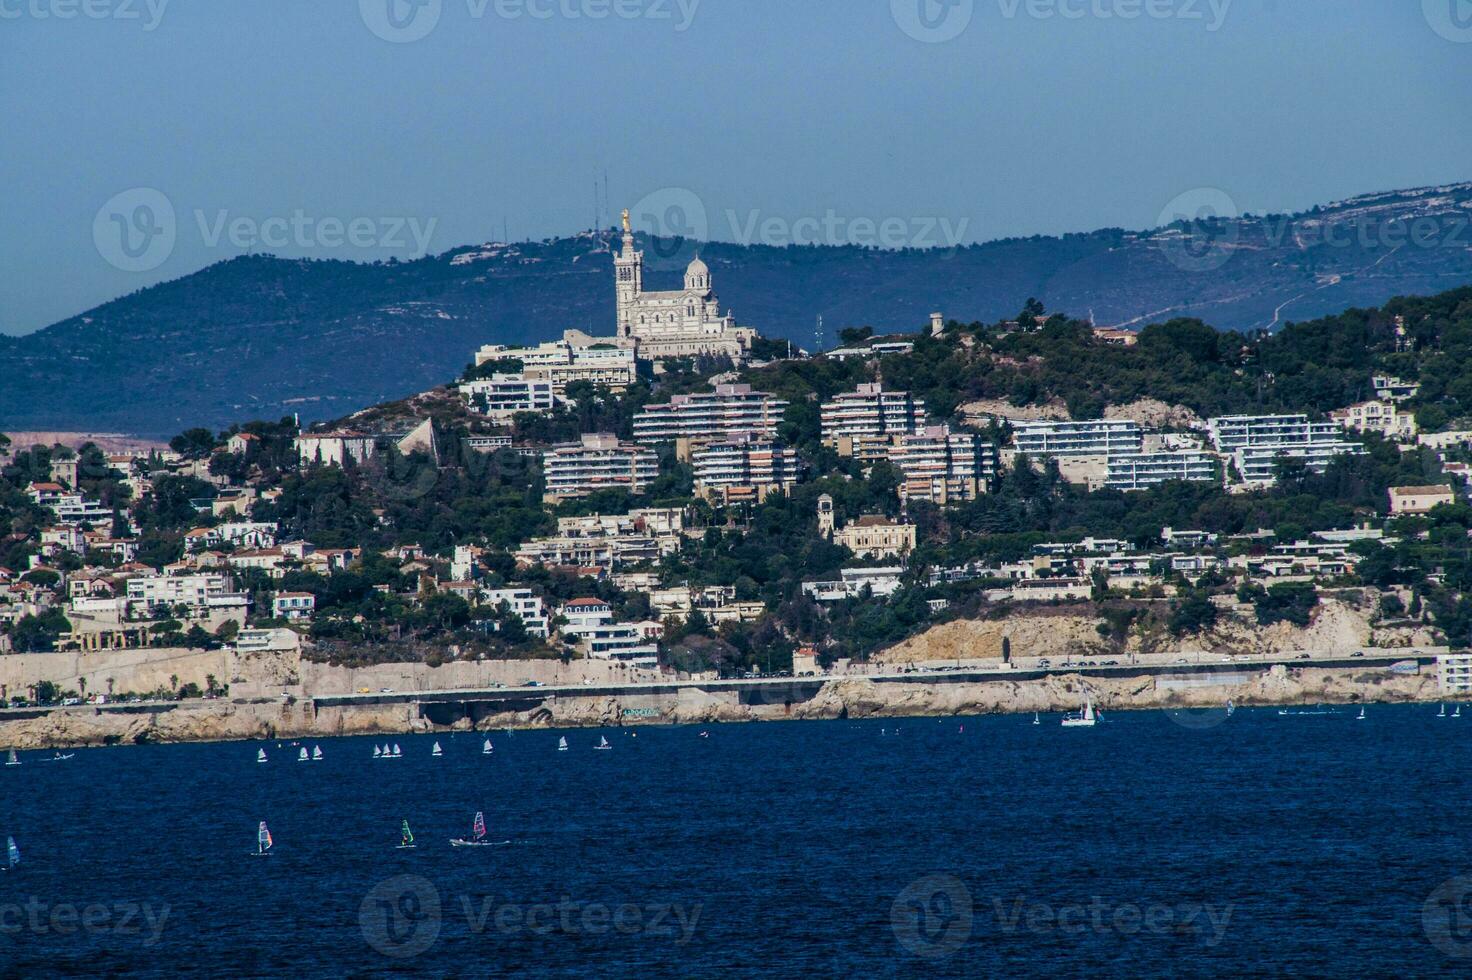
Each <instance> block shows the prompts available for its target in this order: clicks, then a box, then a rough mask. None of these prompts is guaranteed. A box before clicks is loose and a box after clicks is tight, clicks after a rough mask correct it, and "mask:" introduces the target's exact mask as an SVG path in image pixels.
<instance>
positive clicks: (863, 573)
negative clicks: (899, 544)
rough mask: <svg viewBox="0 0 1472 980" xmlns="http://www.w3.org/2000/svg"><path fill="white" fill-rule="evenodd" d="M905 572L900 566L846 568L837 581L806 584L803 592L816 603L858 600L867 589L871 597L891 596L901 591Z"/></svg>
mask: <svg viewBox="0 0 1472 980" xmlns="http://www.w3.org/2000/svg"><path fill="white" fill-rule="evenodd" d="M904 572H905V570H904V569H903V568H900V567H898V566H884V567H879V568H844V569H840V570H839V573H838V575H839V577H838V579H836V580H830V581H826V582H804V583H803V584H802V590H803V592H804V593H806V594H807V595H809V596H811V597H812V599H813V601H814V602H838V601H839V600H841V599H857V598H859V597H860V596H862V595H863V594H864V590H865V589H867V590H868V591H869V593H870V595H875V596H891V595H894V594H895V593H896V592H898V591H899V588H900V576H902V575H903V574H904Z"/></svg>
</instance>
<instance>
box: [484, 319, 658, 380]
mask: <svg viewBox="0 0 1472 980" xmlns="http://www.w3.org/2000/svg"><path fill="white" fill-rule="evenodd" d="M502 360H517V361H520V362H521V366H522V369H521V374H522V375H523V376H524V377H526V378H529V379H536V380H543V381H549V382H551V384H552V389H553V391H555V392H556V393H557V394H558V395H561V394H563V393H564V392H565V391H566V390H567V386H568V385H569V384H571V383H572V382H574V381H586V382H588V383H590V384H595V385H606V386H608V387H609V388H612V389H613V390H614V391H622V390H623V389H624V388H627V387H628V386H629V385H631V384H633V383H634V380H635V378H636V377H637V375H636V371H635V365H634V351H633V348H632V347H631V346H623V345H620V344H619V343H618V341H617V340H616V339H615V338H613V337H590V336H588V335H587V334H585V333H583V332H582V331H579V330H567V331H564V332H563V335H562V339H561V340H549V341H547V342H546V343H543V344H538V345H537V346H536V347H510V346H506V345H504V344H487V345H485V346H484V347H482V348H481V349H480V350H478V351H476V352H475V364H476V366H477V367H479V366H480V365H482V364H485V363H486V362H487V361H502Z"/></svg>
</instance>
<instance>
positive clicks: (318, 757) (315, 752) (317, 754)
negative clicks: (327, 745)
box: [312, 745, 322, 762]
mask: <svg viewBox="0 0 1472 980" xmlns="http://www.w3.org/2000/svg"><path fill="white" fill-rule="evenodd" d="M312 761H313V762H321V761H322V746H320V745H314V746H312Z"/></svg>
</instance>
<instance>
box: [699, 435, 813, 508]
mask: <svg viewBox="0 0 1472 980" xmlns="http://www.w3.org/2000/svg"><path fill="white" fill-rule="evenodd" d="M692 462H693V463H694V465H695V492H696V493H698V494H701V495H702V496H705V497H707V498H710V499H716V500H718V501H721V502H724V503H732V502H735V501H736V500H738V499H749V498H751V497H755V498H756V500H757V501H761V500H764V499H765V498H766V496H767V494H769V493H772V492H774V491H777V490H782V491H790V490H792V488H793V487H795V486H796V485H797V480H798V462H797V450H795V449H792V448H790V447H787V446H783V445H782V444H781V443H779V442H775V441H773V440H771V439H753V438H737V439H728V440H726V441H724V442H714V443H707V444H705V445H702V446H701V447H700V448H699V449H696V450H695V452H694V455H693V457H692Z"/></svg>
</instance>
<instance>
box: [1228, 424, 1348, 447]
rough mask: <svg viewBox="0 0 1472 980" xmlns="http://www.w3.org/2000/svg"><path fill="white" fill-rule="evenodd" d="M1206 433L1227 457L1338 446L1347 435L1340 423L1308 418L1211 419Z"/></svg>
mask: <svg viewBox="0 0 1472 980" xmlns="http://www.w3.org/2000/svg"><path fill="white" fill-rule="evenodd" d="M1206 429H1207V433H1208V435H1209V436H1210V437H1211V442H1212V445H1214V446H1216V448H1217V450H1218V451H1220V452H1224V453H1231V452H1236V451H1237V450H1238V449H1243V448H1254V447H1258V446H1272V447H1282V446H1305V445H1309V444H1311V443H1319V442H1334V441H1337V440H1338V439H1339V438H1340V437H1341V436H1343V434H1344V432H1343V430H1342V429H1341V428H1340V427H1339V426H1338V425H1337V424H1336V423H1333V422H1310V421H1309V420H1308V416H1307V415H1223V416H1219V417H1217V418H1214V419H1209V420H1208V421H1207V423H1206Z"/></svg>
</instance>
